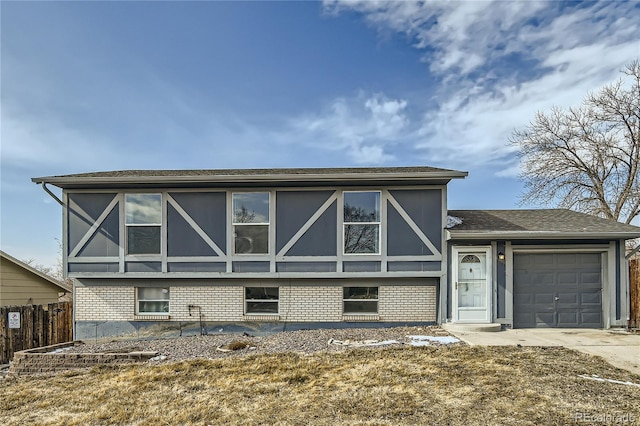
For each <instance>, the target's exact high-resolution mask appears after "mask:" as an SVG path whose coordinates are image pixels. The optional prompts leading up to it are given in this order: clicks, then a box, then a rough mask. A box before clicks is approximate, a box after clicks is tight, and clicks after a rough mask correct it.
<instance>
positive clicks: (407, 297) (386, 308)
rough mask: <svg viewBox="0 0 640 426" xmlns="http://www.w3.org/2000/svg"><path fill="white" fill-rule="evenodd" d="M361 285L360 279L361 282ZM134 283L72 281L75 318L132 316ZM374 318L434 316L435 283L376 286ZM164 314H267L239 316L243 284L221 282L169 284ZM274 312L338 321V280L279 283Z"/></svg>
mask: <svg viewBox="0 0 640 426" xmlns="http://www.w3.org/2000/svg"><path fill="white" fill-rule="evenodd" d="M363 285H366V284H363ZM135 293H136V290H135V287H133V286H131V287H129V286H127V287H107V286H104V287H102V286H100V287H80V286H79V287H76V294H75V302H76V308H75V309H76V320H77V321H133V320H135V303H136V294H135ZM378 296H379V304H378V312H379V320H380V321H391V322H393V321H400V322H402V321H407V322H411V321H435V320H436V287H435V286H389V285H386V286H380V287H379V293H378ZM169 305H170V308H169V309H170V320H172V321H197V320H198V319H199V318H198V314H199V312H198V310H197V309H192V311H191V316H189V305H194V306H199V307H200V308H201V311H202V314H203V318H202V319H203V321H207V322H209V321H211V322H215V321H221V322H241V321H243V320H252V319H255V320H265V319H268V318H272V317H268V316H261V317H260V318H257V317H253V318H252V317H250V316H246V317H245V316H244V288H243V287H242V286H239V285H225V286H215V287H213V286H189V287H187V286H170V302H169ZM279 308H280V315H279V317H276V320H277V319H279V320H282V321H289V322H332V321H342V320H343V316H342V287H341V286H326V285H325V286H323V285H313V286H295V285H292V286H289V285H283V286H280V305H279Z"/></svg>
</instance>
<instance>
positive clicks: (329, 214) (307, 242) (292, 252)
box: [276, 201, 338, 256]
mask: <svg viewBox="0 0 640 426" xmlns="http://www.w3.org/2000/svg"><path fill="white" fill-rule="evenodd" d="M337 220H338V213H337V209H336V202H335V201H334V202H333V203H332V204H331V206H330V207H329V208H328V209H327V210H326V211H325V212H324V213H322V215H321V216H320V217H319V218H318V220H316V221H315V222H314V224H313V225H311V227H310V228H309V229H308V230H307V231H306V232H305V233H304V234H303V235H302V236H301V237H300V239H299V240H298V241H296V243H295V244H294V245H293V246H292V247H291V248H290V249H289V250H288V251H287V253H285V255H286V256H335V255H336V253H337V234H336V226H337ZM276 226H277V227H278V228H279V227H280V222H278V223H277V224H276Z"/></svg>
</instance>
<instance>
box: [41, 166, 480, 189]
mask: <svg viewBox="0 0 640 426" xmlns="http://www.w3.org/2000/svg"><path fill="white" fill-rule="evenodd" d="M466 176H467V172H462V171H457V170H449V169H440V168H436V167H426V166H417V167H353V168H284V169H210V170H119V171H107V172H91V173H79V174H71V175H60V176H47V177H37V178H32V179H31V180H32V181H33V182H35V183H42V184H44V183H49V184H52V185H55V186H58V187H60V188H77V187H98V186H119V185H135V184H137V185H156V186H159V185H181V186H187V185H206V184H214V185H215V184H226V185H228V184H237V183H252V184H270V183H280V184H283V183H327V184H329V183H336V182H351V183H359V182H362V183H373V182H375V183H379V182H400V183H427V182H428V183H434V182H435V181H437V182H441V183H447V182H448V181H449V180H451V179H454V178H464V177H466Z"/></svg>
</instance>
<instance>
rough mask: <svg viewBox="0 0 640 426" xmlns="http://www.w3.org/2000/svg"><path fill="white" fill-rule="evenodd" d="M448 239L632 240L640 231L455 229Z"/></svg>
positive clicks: (448, 234)
mask: <svg viewBox="0 0 640 426" xmlns="http://www.w3.org/2000/svg"><path fill="white" fill-rule="evenodd" d="M446 235H447V240H529V239H537V240H562V239H565V240H589V239H595V240H604V239H606V240H631V239H634V238H640V233H638V232H549V231H516V232H503V231H462V230H461V231H455V230H449V229H448V230H447V232H446Z"/></svg>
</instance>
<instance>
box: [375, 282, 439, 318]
mask: <svg viewBox="0 0 640 426" xmlns="http://www.w3.org/2000/svg"><path fill="white" fill-rule="evenodd" d="M378 298H379V300H380V301H379V302H378V312H379V313H380V319H381V320H382V321H435V320H436V287H435V286H381V287H380V288H379V290H378Z"/></svg>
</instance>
